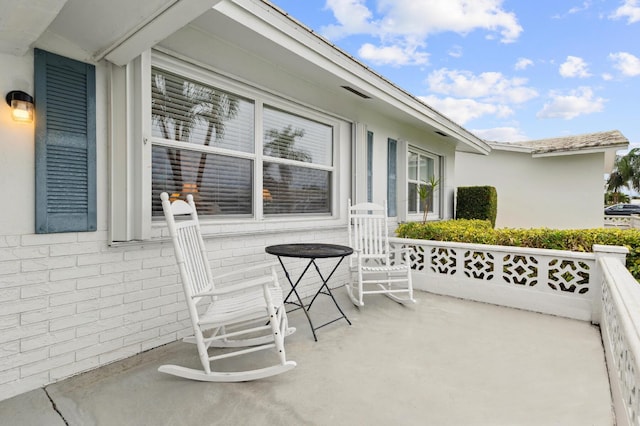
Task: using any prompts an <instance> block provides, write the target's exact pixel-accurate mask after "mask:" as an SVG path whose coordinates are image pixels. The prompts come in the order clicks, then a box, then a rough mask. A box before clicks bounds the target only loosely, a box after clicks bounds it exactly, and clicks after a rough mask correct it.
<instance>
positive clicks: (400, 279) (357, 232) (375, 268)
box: [346, 200, 415, 306]
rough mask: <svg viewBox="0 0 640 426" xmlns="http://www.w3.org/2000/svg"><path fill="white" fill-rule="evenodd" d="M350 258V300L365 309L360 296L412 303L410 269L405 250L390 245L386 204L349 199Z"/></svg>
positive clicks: (348, 288) (413, 301) (348, 285)
mask: <svg viewBox="0 0 640 426" xmlns="http://www.w3.org/2000/svg"><path fill="white" fill-rule="evenodd" d="M348 231H349V245H351V247H353V255H352V256H351V257H350V258H349V266H350V270H351V282H350V283H348V284H347V285H346V288H347V292H348V294H349V297H350V298H351V301H352V302H353V303H354V304H355V305H356V306H364V300H363V295H365V294H384V295H385V296H387V297H389V298H391V299H393V300H395V301H396V302H399V303H415V299H413V284H412V282H411V266H410V263H409V258H408V255H407V252H406V250H394V253H393V256H392V254H391V251H390V245H389V223H388V219H387V202H386V201H385V202H384V205H382V206H381V205H379V204H373V203H360V204H356V205H354V206H352V205H351V200H349V215H348Z"/></svg>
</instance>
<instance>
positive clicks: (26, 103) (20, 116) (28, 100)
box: [5, 90, 33, 123]
mask: <svg viewBox="0 0 640 426" xmlns="http://www.w3.org/2000/svg"><path fill="white" fill-rule="evenodd" d="M5 99H6V100H7V103H8V104H9V106H10V107H11V116H12V117H13V120H14V121H22V122H28V123H30V122H32V121H33V97H32V96H30V95H27V94H26V93H25V92H23V91H21V90H12V91H11V92H9V93H7V97H6V98H5Z"/></svg>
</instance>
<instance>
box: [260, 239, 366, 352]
mask: <svg viewBox="0 0 640 426" xmlns="http://www.w3.org/2000/svg"><path fill="white" fill-rule="evenodd" d="M265 251H266V252H267V253H269V254H272V255H274V256H277V257H278V260H279V261H280V265H281V266H282V269H283V270H284V274H285V276H286V277H287V280H288V281H289V284H291V290H290V291H289V293H288V294H287V297H285V298H284V303H285V304H287V303H289V304H293V305H295V306H297V308H295V309H293V310H294V311H295V310H297V309H302V310H303V311H304V314H305V316H306V317H307V321H309V326H310V327H311V332H312V333H313V339H314V340H315V341H316V342H317V341H318V338H317V336H316V330H317V329H319V328H322V327H324V326H325V325H329V324H331V323H334V322H336V321H339V320H341V319H343V318H344V319H345V320H346V321H347V323H348V324H349V325H351V321H349V318H347V316H346V315H345V313H344V312H343V311H342V309H341V308H340V305H339V304H338V301H337V300H336V298H335V297H334V296H333V293H332V292H331V289H330V288H329V285H328V282H329V279H331V276H332V275H333V273H334V272H335V271H336V269H338V266H340V264H341V263H342V261H343V260H344V258H345V257H347V256H349V255H351V254H352V253H353V249H352V248H351V247H347V246H341V245H336V244H323V243H296V244H278V245H274V246H268V247H266V248H265ZM283 257H291V258H298V259H309V262H308V263H307V266H306V268H304V271H302V274H300V276H299V277H298V279H297V280H296V282H295V283H294V282H293V280H292V279H291V276H290V275H289V271H287V268H286V267H285V266H284V263H283V262H282V258H283ZM327 258H335V259H338V261H337V263H336V265H335V266H334V267H333V269H332V270H331V273H330V274H329V275H327V277H326V278H325V277H324V275H322V272H320V268H319V267H318V264H317V263H316V259H327ZM311 265H313V266H314V267H315V269H316V271H317V272H318V275H319V276H320V279H321V280H322V285H321V286H320V288H319V289H318V291H317V292H316V294H315V295H314V296H313V298H312V299H311V302H309V304H308V305H305V304H304V303H303V302H302V299H301V298H300V295H299V294H298V291H297V289H296V288H297V286H298V284H300V281H301V280H302V277H304V275H305V274H306V273H307V271H308V270H309V268H311ZM320 294H323V295H326V296H330V297H331V299H332V300H333V303H334V304H335V305H336V308H338V311H340V316H339V317H338V318H336V319H334V320H331V321H329V322H326V323H324V324H322V325H319V326H317V327H314V325H313V322H312V321H311V317H310V316H309V310H310V309H311V306H312V305H313V302H314V301H315V300H316V298H317V297H318V295H320ZM292 295H294V296H295V299H296V300H293V301H292V300H290V298H291V297H292Z"/></svg>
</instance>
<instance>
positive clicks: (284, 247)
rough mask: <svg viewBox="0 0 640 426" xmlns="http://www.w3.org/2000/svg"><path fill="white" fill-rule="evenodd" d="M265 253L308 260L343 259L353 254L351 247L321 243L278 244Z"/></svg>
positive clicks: (269, 247)
mask: <svg viewBox="0 0 640 426" xmlns="http://www.w3.org/2000/svg"><path fill="white" fill-rule="evenodd" d="M265 251H266V252H267V253H269V254H273V255H276V256H283V257H302V258H308V259H318V258H323V257H344V256H348V255H350V254H351V253H353V249H352V248H351V247H347V246H339V245H336V244H322V243H319V244H318V243H299V244H278V245H275V246H268V247H267V248H265Z"/></svg>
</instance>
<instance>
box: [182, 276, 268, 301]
mask: <svg viewBox="0 0 640 426" xmlns="http://www.w3.org/2000/svg"><path fill="white" fill-rule="evenodd" d="M272 283H274V280H273V277H271V276H270V275H265V276H263V277H258V278H252V279H250V280H248V281H244V282H241V283H239V284H232V285H229V286H225V287H222V288H216V289H214V290H211V291H205V292H202V293H197V294H194V295H193V296H192V297H193V298H196V297H203V296H223V295H226V294H230V293H237V292H240V291H244V290H247V289H249V288H253V287H265V286H268V285H269V284H272Z"/></svg>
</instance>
